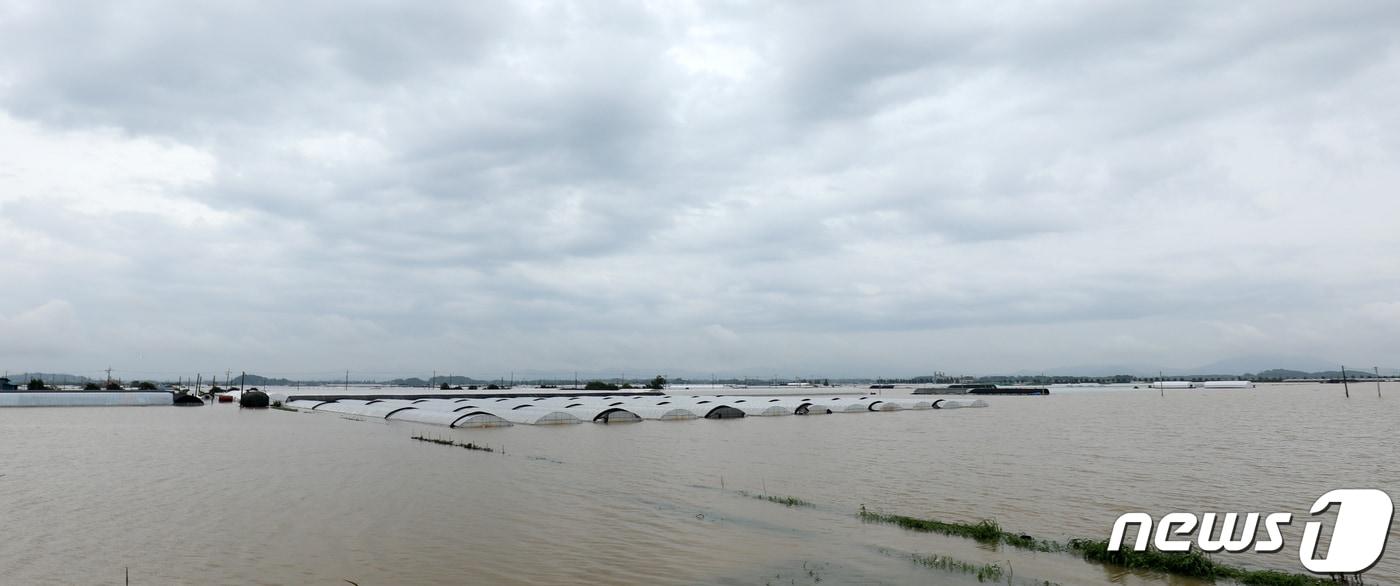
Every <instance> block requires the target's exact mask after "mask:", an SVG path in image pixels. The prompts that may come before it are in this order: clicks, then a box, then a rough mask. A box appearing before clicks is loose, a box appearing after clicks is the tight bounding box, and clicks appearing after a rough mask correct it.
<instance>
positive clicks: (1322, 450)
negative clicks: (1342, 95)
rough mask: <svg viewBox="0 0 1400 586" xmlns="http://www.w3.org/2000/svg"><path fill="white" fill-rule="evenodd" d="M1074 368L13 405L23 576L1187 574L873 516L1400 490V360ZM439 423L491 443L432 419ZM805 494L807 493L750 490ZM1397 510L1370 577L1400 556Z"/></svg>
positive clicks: (993, 514) (784, 580)
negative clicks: (863, 511) (377, 401)
mask: <svg viewBox="0 0 1400 586" xmlns="http://www.w3.org/2000/svg"><path fill="white" fill-rule="evenodd" d="M1384 393H1385V395H1386V397H1385V398H1381V399H1378V398H1377V397H1376V396H1375V387H1374V385H1356V386H1353V387H1352V397H1351V399H1349V400H1348V399H1344V398H1343V397H1342V389H1341V387H1340V386H1335V385H1264V386H1261V387H1259V388H1255V389H1248V390H1209V391H1207V390H1189V391H1188V390H1180V391H1173V390H1168V391H1166V396H1165V397H1162V396H1159V394H1158V392H1157V391H1155V390H1154V391H1147V390H1137V391H1132V390H1119V391H1108V392H1104V391H1093V390H1084V391H1063V392H1057V393H1055V394H1052V395H1051V396H1049V397H990V398H987V399H986V400H987V401H988V402H989V403H991V407H990V408H987V409H962V410H952V411H904V412H894V413H860V414H835V415H828V416H809V417H773V418H746V419H740V420H729V421H706V420H697V421H675V422H670V421H665V422H663V421H648V422H644V423H637V424H624V425H595V424H587V423H585V424H581V425H568V426H549V427H529V426H516V427H512V428H507V429H481V430H448V429H445V428H440V427H431V426H418V425H412V424H402V423H393V422H383V421H364V420H356V419H352V418H344V417H341V416H338V415H330V414H310V413H292V412H285V411H277V410H260V411H252V410H240V409H238V408H237V407H236V406H234V405H210V406H207V407H202V408H173V407H172V408H164V407H146V408H26V409H5V410H0V446H2V447H0V449H2V450H3V454H4V459H3V461H0V503H3V504H4V507H3V516H0V576H3V578H0V582H3V583H5V584H122V583H123V573H124V571H128V569H129V572H130V575H131V583H132V584H342V585H343V584H346V583H347V582H346V580H350V581H353V582H356V583H358V584H360V585H361V586H369V585H371V584H469V583H470V584H488V583H489V584H578V583H590V584H815V583H818V581H820V582H825V583H828V584H847V583H868V584H915V583H917V584H929V583H938V584H963V583H968V584H975V583H977V581H976V578H975V576H973V575H971V574H967V573H963V572H959V571H948V570H941V569H936V568H928V567H924V566H921V565H918V564H915V563H913V562H911V561H910V557H909V556H910V555H911V554H919V555H931V554H936V555H940V556H949V557H951V558H954V559H957V560H961V561H966V562H968V563H970V564H991V563H995V564H997V565H998V566H1000V567H1001V568H1002V569H1003V571H1004V572H1003V576H1002V577H1001V578H1000V582H1001V583H1006V582H1007V580H1008V579H1009V580H1010V581H1011V582H1012V583H1015V584H1022V583H1027V584H1028V583H1037V584H1038V583H1041V582H1042V581H1044V580H1049V581H1051V582H1056V583H1060V584H1065V585H1069V584H1096V583H1121V584H1192V583H1194V582H1193V581H1190V580H1181V579H1168V578H1166V577H1163V576H1158V575H1154V574H1151V573H1144V572H1128V571H1125V570H1122V569H1119V568H1112V567H1105V566H1101V565H1095V564H1089V563H1086V562H1083V561H1081V560H1078V559H1076V558H1073V557H1070V556H1066V555H1062V554H1044V553H1039V554H1037V553H1028V552H1021V551H1015V550H999V549H996V548H992V547H988V546H984V545H979V544H977V543H975V542H972V541H968V540H964V539H958V538H949V537H943V536H938V535H929V534H919V533H912V532H908V531H904V530H901V529H899V528H896V527H891V526H885V525H872V524H865V523H862V522H861V521H860V520H858V519H857V518H856V516H855V513H856V511H858V510H859V508H860V506H861V505H865V506H866V507H867V508H869V509H871V510H876V511H883V512H889V513H897V514H904V515H912V516H918V517H933V518H940V519H945V520H956V521H975V520H978V519H982V518H995V519H996V520H998V521H999V522H1000V523H1001V525H1002V526H1003V527H1004V528H1005V529H1007V530H1013V531H1018V532H1025V533H1029V534H1031V535H1034V536H1036V537H1040V538H1049V539H1057V540H1065V539H1068V538H1072V537H1090V538H1095V539H1105V538H1107V537H1108V533H1109V529H1110V527H1111V525H1112V523H1113V520H1114V519H1115V518H1116V517H1117V516H1118V515H1119V514H1120V513H1123V512H1128V511H1143V512H1148V513H1150V514H1152V515H1153V516H1154V517H1160V516H1161V515H1162V514H1165V513H1168V512H1172V511H1186V512H1209V511H1215V512H1241V513H1244V512H1259V513H1269V512H1275V511H1277V512H1292V513H1293V514H1294V516H1295V522H1294V525H1293V526H1291V527H1289V528H1288V531H1286V532H1285V536H1286V537H1287V546H1285V548H1284V550H1283V551H1282V552H1280V553H1277V554H1267V555H1266V554H1217V555H1216V559H1217V560H1218V561H1223V562H1227V563H1232V564H1236V565H1245V566H1249V567H1257V568H1277V569H1282V570H1286V571H1291V572H1300V571H1302V567H1301V565H1300V564H1299V562H1298V560H1297V547H1298V543H1299V536H1300V535H1301V531H1302V522H1303V521H1306V520H1309V519H1310V518H1309V517H1308V515H1307V512H1308V507H1309V506H1310V505H1311V504H1312V502H1313V500H1314V499H1316V498H1317V497H1318V496H1320V495H1322V494H1323V493H1325V492H1327V491H1328V490H1331V489H1334V488H1380V489H1383V490H1387V491H1389V492H1390V493H1391V494H1392V496H1394V495H1396V494H1400V465H1397V464H1400V458H1397V455H1400V385H1398V384H1388V385H1387V386H1386V387H1385V389H1384ZM416 433H427V434H429V435H435V436H437V437H442V438H451V439H454V440H456V441H460V442H468V441H470V442H473V443H476V444H484V445H487V446H490V447H492V448H495V449H496V450H497V451H496V452H495V453H484V452H476V451H469V450H463V449H460V448H452V447H446V446H439V445H433V444H427V443H423V442H416V441H412V440H411V439H410V436H412V435H414V434H416ZM740 491H745V492H747V493H750V494H759V495H761V494H764V493H767V494H770V495H775V496H784V497H786V496H793V497H798V498H801V499H803V500H806V501H810V502H811V503H813V505H814V506H813V507H791V508H790V507H785V506H782V505H778V504H774V503H770V502H767V501H764V500H760V499H755V498H751V497H747V496H744V495H743V494H740ZM1397 543H1400V541H1397V534H1396V529H1395V528H1394V527H1392V534H1391V544H1390V545H1391V547H1390V548H1389V549H1388V554H1387V556H1386V557H1385V558H1383V559H1382V560H1381V562H1380V563H1379V564H1378V565H1377V566H1376V567H1375V568H1374V569H1373V570H1372V571H1371V572H1370V573H1369V574H1368V575H1367V580H1368V582H1372V583H1380V584H1393V583H1400V557H1397V554H1396V551H1397V547H1400V546H1397V545H1396V544H1397Z"/></svg>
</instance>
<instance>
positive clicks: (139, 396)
mask: <svg viewBox="0 0 1400 586" xmlns="http://www.w3.org/2000/svg"><path fill="white" fill-rule="evenodd" d="M174 403H175V395H172V394H171V393H169V392H166V391H156V392H145V393H143V392H139V391H120V392H110V393H102V392H97V393H94V392H87V391H74V392H64V391H47V392H33V393H26V392H13V391H6V392H4V393H0V407H149V406H158V405H173V404H174Z"/></svg>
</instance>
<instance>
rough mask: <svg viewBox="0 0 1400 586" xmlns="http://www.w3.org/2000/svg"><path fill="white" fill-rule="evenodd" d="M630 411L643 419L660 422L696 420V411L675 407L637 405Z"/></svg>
mask: <svg viewBox="0 0 1400 586" xmlns="http://www.w3.org/2000/svg"><path fill="white" fill-rule="evenodd" d="M627 410H628V411H631V412H633V413H636V414H637V416H639V417H641V418H642V419H654V420H660V421H676V420H681V419H696V418H699V417H700V416H699V415H696V414H695V412H694V411H691V410H689V409H686V408H684V407H677V406H675V405H645V404H637V405H632V406H630V407H628V408H627Z"/></svg>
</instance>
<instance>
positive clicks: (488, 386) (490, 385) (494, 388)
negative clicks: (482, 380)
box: [486, 383, 501, 391]
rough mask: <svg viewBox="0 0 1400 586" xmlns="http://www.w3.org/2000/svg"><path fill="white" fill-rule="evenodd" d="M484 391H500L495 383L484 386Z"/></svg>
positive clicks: (499, 387)
mask: <svg viewBox="0 0 1400 586" xmlns="http://www.w3.org/2000/svg"><path fill="white" fill-rule="evenodd" d="M486 390H488V391H499V390H501V386H500V385H498V384H496V383H491V384H489V385H486Z"/></svg>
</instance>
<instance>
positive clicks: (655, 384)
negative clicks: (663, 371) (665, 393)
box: [647, 374, 666, 391]
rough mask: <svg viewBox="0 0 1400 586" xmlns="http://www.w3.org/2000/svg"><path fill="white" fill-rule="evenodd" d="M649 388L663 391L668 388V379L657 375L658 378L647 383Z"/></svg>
mask: <svg viewBox="0 0 1400 586" xmlns="http://www.w3.org/2000/svg"><path fill="white" fill-rule="evenodd" d="M647 388H648V389H652V390H654V391H659V390H661V389H664V388H666V377H664V376H661V375H659V374H658V375H656V378H654V379H651V382H649V383H647Z"/></svg>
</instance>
